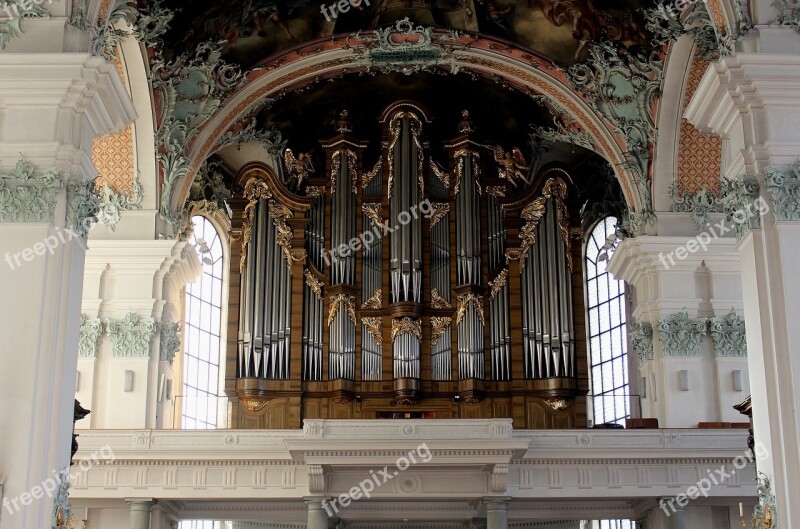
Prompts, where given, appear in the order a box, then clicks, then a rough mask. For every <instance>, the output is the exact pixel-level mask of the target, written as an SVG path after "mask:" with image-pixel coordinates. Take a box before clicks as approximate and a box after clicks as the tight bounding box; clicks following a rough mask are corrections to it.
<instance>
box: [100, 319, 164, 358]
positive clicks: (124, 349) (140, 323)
mask: <svg viewBox="0 0 800 529" xmlns="http://www.w3.org/2000/svg"><path fill="white" fill-rule="evenodd" d="M107 328H108V334H109V335H111V344H112V346H113V347H112V352H113V356H114V357H116V358H148V357H149V356H150V352H151V349H152V348H151V343H152V340H153V337H154V336H155V334H156V321H155V319H153V318H142V317H141V316H139V315H138V314H136V313H135V312H130V313H128V315H127V316H125V318H123V319H122V320H109V322H108V327H107Z"/></svg>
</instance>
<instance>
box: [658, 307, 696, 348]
mask: <svg viewBox="0 0 800 529" xmlns="http://www.w3.org/2000/svg"><path fill="white" fill-rule="evenodd" d="M706 332H707V330H706V322H705V320H692V319H690V318H689V313H688V312H687V311H685V310H684V311H682V312H678V313H676V314H673V315H672V316H670V317H667V318H662V319H660V320H658V335H659V338H660V339H661V343H662V344H664V356H698V355H699V354H700V340H701V337H702V336H705V335H706Z"/></svg>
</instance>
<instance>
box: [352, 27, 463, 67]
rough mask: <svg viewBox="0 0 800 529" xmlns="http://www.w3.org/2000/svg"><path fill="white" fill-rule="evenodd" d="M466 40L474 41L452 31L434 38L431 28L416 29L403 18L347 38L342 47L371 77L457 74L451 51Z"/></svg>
mask: <svg viewBox="0 0 800 529" xmlns="http://www.w3.org/2000/svg"><path fill="white" fill-rule="evenodd" d="M469 40H475V37H471V36H468V35H463V34H461V33H459V32H458V31H453V30H451V31H448V32H446V33H436V34H434V28H432V27H424V26H416V27H415V26H414V24H413V23H412V22H411V21H410V20H409V18H408V17H406V18H403V19H402V20H398V21H397V22H396V23H395V24H394V25H392V26H389V27H386V28H382V29H378V30H375V31H359V32H358V33H353V34H351V35H349V36H348V37H347V40H346V45H345V47H346V48H349V49H353V50H354V51H355V54H356V57H357V59H356V62H357V64H358V65H360V66H363V67H364V68H365V69H366V71H367V73H370V74H373V75H374V74H377V73H391V72H400V73H403V74H405V75H411V74H413V73H419V72H430V71H434V70H436V69H439V68H440V67H441V66H446V67H449V71H450V72H452V73H458V70H459V68H458V65H457V64H456V61H455V56H454V48H455V46H456V45H457V44H458V43H460V42H462V41H469Z"/></svg>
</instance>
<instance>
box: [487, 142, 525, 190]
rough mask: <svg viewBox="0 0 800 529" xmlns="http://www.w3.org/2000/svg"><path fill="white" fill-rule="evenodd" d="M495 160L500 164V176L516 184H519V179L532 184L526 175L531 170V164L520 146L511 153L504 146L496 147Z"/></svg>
mask: <svg viewBox="0 0 800 529" xmlns="http://www.w3.org/2000/svg"><path fill="white" fill-rule="evenodd" d="M494 161H495V162H497V165H498V166H499V167H498V173H499V174H500V178H503V179H505V180H508V181H509V182H511V183H512V184H513V185H515V186H516V185H517V179H519V180H522V181H523V182H525V183H526V184H530V181H529V180H528V178H527V177H526V176H525V175H526V174H527V172H528V171H529V170H530V166H529V165H528V164H527V163H526V162H525V157H524V156H523V155H522V151H520V150H519V147H514V148H513V149H511V152H510V153H508V152H506V151H504V150H503V149H502V147H495V148H494Z"/></svg>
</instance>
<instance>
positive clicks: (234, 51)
mask: <svg viewBox="0 0 800 529" xmlns="http://www.w3.org/2000/svg"><path fill="white" fill-rule="evenodd" d="M140 3H141V4H145V3H146V1H145V0H142V1H141V2H140ZM333 3H334V2H333V1H332V0H293V1H271V0H246V1H245V0H221V1H220V0H195V1H194V2H192V3H191V4H186V3H185V2H183V1H181V0H167V1H166V2H165V3H164V4H165V5H166V6H167V7H170V8H172V9H176V10H180V11H179V13H178V15H177V16H176V17H175V19H174V20H173V22H172V28H171V30H170V31H169V32H168V33H167V34H166V36H165V51H168V52H170V53H175V54H179V53H180V52H183V51H186V50H188V49H191V48H192V47H194V46H196V45H197V44H199V43H201V42H204V41H208V40H214V41H219V40H225V41H226V42H227V43H226V45H225V50H224V56H225V59H226V60H228V61H230V62H235V63H238V64H239V65H241V66H244V67H251V66H254V65H256V64H259V63H262V62H264V61H266V60H268V59H269V58H270V57H272V56H274V55H276V54H279V53H280V52H282V51H285V50H288V49H290V48H293V47H295V46H297V45H299V44H302V43H305V42H309V41H313V40H316V39H324V38H326V37H330V36H332V35H337V34H346V33H351V32H356V31H359V30H367V29H374V28H376V27H382V26H386V25H389V24H392V23H394V22H396V21H397V20H400V19H402V18H404V17H409V18H410V19H411V21H412V22H414V23H417V24H421V25H425V26H435V27H439V28H445V29H451V30H457V31H469V32H474V33H482V34H485V35H491V36H494V37H498V38H501V39H505V40H508V41H511V42H514V43H516V44H518V45H520V46H523V47H525V48H528V49H530V50H531V51H534V52H536V53H538V54H541V55H543V56H545V57H549V58H551V59H552V60H554V61H555V62H557V63H560V64H564V65H567V64H572V63H574V62H575V61H576V59H578V60H580V59H583V58H585V56H586V49H585V43H586V42H588V41H597V40H601V39H607V40H611V41H614V42H616V43H618V44H620V45H622V46H623V47H627V48H631V47H639V46H642V45H643V44H644V43H646V42H647V41H648V38H647V36H646V34H645V32H644V21H643V19H642V17H641V14H640V12H639V8H641V7H642V4H643V3H644V2H643V1H642V0H604V1H602V2H600V1H597V0H433V1H427V0H372V1H371V2H370V1H369V0H366V1H356V2H354V3H353V4H356V3H358V4H360V5H359V6H358V7H353V8H350V7H348V8H347V12H346V13H337V14H336V17H335V18H334V17H333V16H331V15H330V13H331V10H330V4H333ZM336 3H337V4H338V3H339V2H338V0H337V2H336ZM323 7H326V13H323V9H322V8H323Z"/></svg>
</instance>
